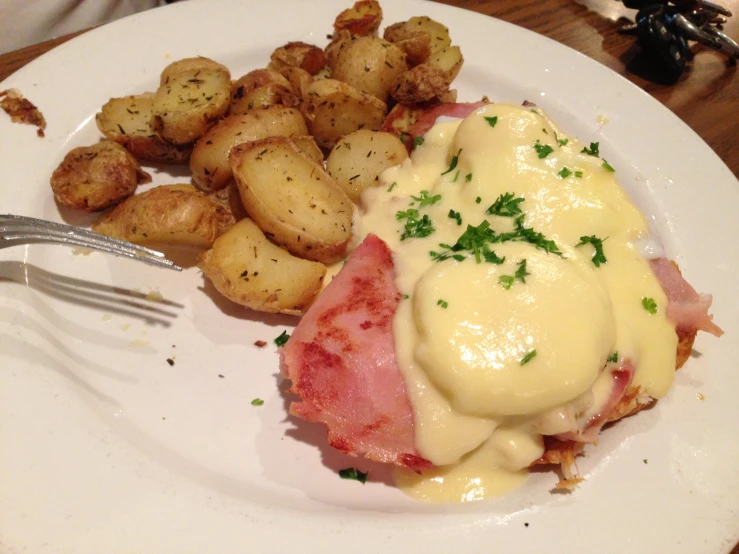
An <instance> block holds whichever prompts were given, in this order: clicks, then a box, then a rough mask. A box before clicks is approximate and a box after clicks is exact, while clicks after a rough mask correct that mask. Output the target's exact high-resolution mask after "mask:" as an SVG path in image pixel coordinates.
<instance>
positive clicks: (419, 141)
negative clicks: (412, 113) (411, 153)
mask: <svg viewBox="0 0 739 554" xmlns="http://www.w3.org/2000/svg"><path fill="white" fill-rule="evenodd" d="M424 140H425V139H424V138H423V137H422V136H421V135H418V136H417V137H416V138H414V139H413V148H418V147H419V146H421V145H422V144H423V141H424Z"/></svg>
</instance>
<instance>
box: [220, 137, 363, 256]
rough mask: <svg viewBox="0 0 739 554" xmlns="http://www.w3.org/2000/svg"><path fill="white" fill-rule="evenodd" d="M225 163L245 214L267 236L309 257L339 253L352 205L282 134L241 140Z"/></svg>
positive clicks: (345, 242)
mask: <svg viewBox="0 0 739 554" xmlns="http://www.w3.org/2000/svg"><path fill="white" fill-rule="evenodd" d="M230 161H231V168H232V169H233V173H234V177H235V178H236V183H237V184H238V186H239V193H241V201H242V202H243V204H244V208H246V212H247V213H248V214H249V217H251V218H252V219H253V220H254V222H255V223H256V224H257V225H259V228H260V229H262V231H264V233H265V234H266V235H267V236H268V237H269V238H270V240H272V241H273V242H275V243H276V244H278V245H281V246H285V247H286V248H287V249H288V251H290V253H291V254H294V255H296V256H299V257H301V258H306V259H309V260H314V261H318V262H323V263H327V264H328V263H332V262H336V261H338V260H340V259H341V258H342V257H344V254H345V252H346V247H347V245H348V244H349V240H350V239H351V236H352V203H351V200H349V198H348V197H347V195H346V194H345V193H344V192H343V191H342V190H341V189H340V188H339V187H338V186H337V185H336V183H334V181H333V179H331V177H330V176H329V175H328V174H327V173H326V172H325V171H324V169H323V167H322V166H321V165H319V164H317V163H316V162H314V161H313V160H311V159H310V158H308V157H307V156H304V155H303V154H301V153H300V151H299V150H298V149H297V147H296V146H295V144H293V143H292V142H291V141H290V140H289V139H287V138H284V137H272V138H268V139H263V140H260V141H254V142H249V143H246V144H240V145H239V146H236V147H235V148H234V149H233V150H231V155H230Z"/></svg>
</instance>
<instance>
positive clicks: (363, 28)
mask: <svg viewBox="0 0 739 554" xmlns="http://www.w3.org/2000/svg"><path fill="white" fill-rule="evenodd" d="M380 23H382V8H381V7H380V3H379V2H377V0H359V1H358V2H355V3H354V5H353V6H352V7H351V8H349V9H346V10H344V11H343V12H341V13H340V14H339V15H337V16H336V20H335V21H334V30H335V31H336V32H340V31H349V32H350V33H351V34H352V35H358V36H364V35H373V34H375V33H376V32H377V29H379V27H380Z"/></svg>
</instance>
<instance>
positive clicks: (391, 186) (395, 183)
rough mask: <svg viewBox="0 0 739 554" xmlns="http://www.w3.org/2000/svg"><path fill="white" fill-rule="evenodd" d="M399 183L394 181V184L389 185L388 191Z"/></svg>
mask: <svg viewBox="0 0 739 554" xmlns="http://www.w3.org/2000/svg"><path fill="white" fill-rule="evenodd" d="M397 185H398V183H397V182H395V181H393V184H392V185H390V186H389V187H387V191H388V192H391V191H392V190H393V189H394V188H395V187H396V186H397Z"/></svg>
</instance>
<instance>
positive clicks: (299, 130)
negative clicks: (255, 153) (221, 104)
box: [190, 104, 308, 190]
mask: <svg viewBox="0 0 739 554" xmlns="http://www.w3.org/2000/svg"><path fill="white" fill-rule="evenodd" d="M307 134H308V127H307V126H306V124H305V119H303V116H302V115H301V114H300V112H299V111H298V110H296V109H294V108H287V107H285V106H281V105H279V104H277V105H274V106H268V107H267V108H264V109H261V110H252V111H250V112H249V113H245V114H241V115H229V116H228V117H227V118H225V119H223V120H222V121H220V122H219V123H218V124H217V125H216V126H215V127H213V128H212V129H211V130H210V131H208V132H207V133H206V134H205V135H204V136H203V137H202V138H201V139H200V140H199V141H198V142H197V144H196V145H195V148H193V151H192V155H191V156H190V170H191V171H192V178H193V180H194V181H195V183H196V184H197V185H198V186H199V187H200V188H201V189H203V190H218V189H220V188H223V187H224V186H226V183H228V180H229V179H230V178H231V175H232V173H231V166H230V165H229V163H228V153H229V152H230V151H231V148H233V147H234V146H236V145H237V144H241V143H242V142H247V141H250V140H258V139H262V138H266V137H275V136H291V135H307Z"/></svg>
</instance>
